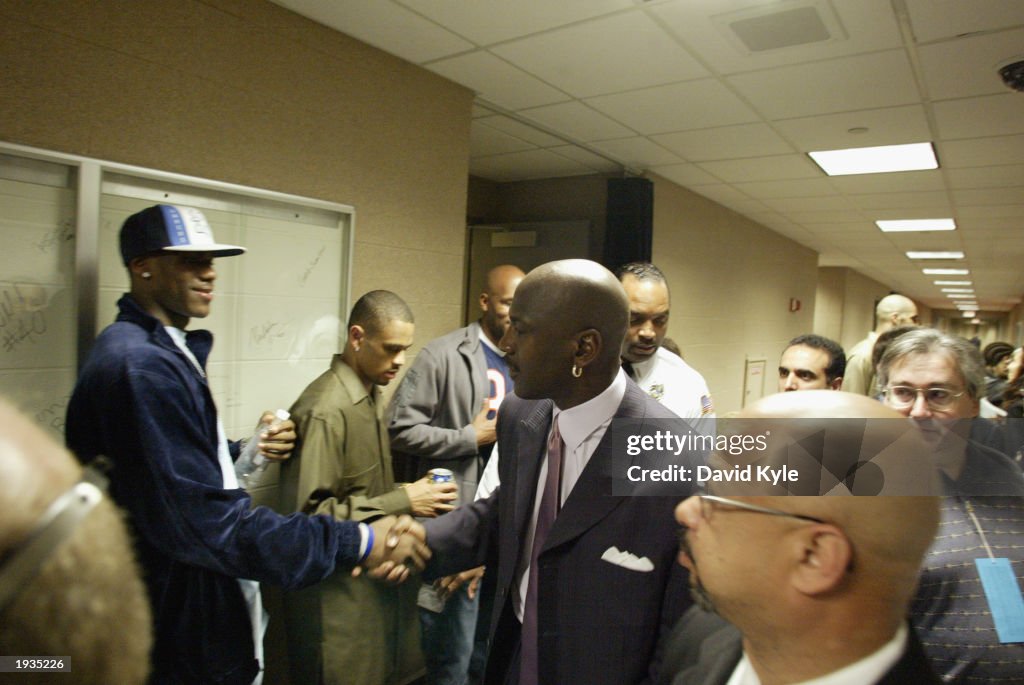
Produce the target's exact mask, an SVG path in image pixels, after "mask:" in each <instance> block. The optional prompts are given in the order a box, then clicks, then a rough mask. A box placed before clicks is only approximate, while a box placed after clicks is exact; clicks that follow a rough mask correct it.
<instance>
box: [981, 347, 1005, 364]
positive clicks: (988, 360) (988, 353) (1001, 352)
mask: <svg viewBox="0 0 1024 685" xmlns="http://www.w3.org/2000/svg"><path fill="white" fill-rule="evenodd" d="M1011 354H1013V345H1011V344H1010V343H1007V342H994V343H989V344H988V345H985V349H983V350H982V351H981V356H983V357H984V358H985V366H995V365H996V364H998V363H999V362H1001V361H1003V360H1004V359H1006V358H1007V357H1009V356H1010V355H1011Z"/></svg>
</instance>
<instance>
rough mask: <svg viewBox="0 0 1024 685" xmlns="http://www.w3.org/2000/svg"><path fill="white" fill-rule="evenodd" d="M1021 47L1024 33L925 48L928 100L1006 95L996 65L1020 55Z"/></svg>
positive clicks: (970, 38) (923, 63) (922, 53)
mask: <svg viewBox="0 0 1024 685" xmlns="http://www.w3.org/2000/svg"><path fill="white" fill-rule="evenodd" d="M1021 46H1024V29H1018V30H1016V31H1003V32H1001V33H997V34H985V35H983V36H966V37H964V38H960V39H958V40H950V41H944V42H942V43H936V44H934V45H922V46H921V47H920V48H919V49H918V53H919V54H920V56H921V68H922V69H923V70H924V78H925V83H926V84H927V85H928V96H929V97H930V98H931V99H932V100H949V99H952V98H963V97H970V96H974V95H989V94H992V93H1003V92H1005V91H1006V86H1004V85H1003V80H1002V79H1001V78H1000V77H999V73H998V71H997V70H996V65H997V64H999V63H1000V62H1002V61H1004V60H1006V59H1007V58H1010V57H1013V56H1014V55H1020V54H1021Z"/></svg>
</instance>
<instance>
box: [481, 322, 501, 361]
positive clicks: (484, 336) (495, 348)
mask: <svg viewBox="0 0 1024 685" xmlns="http://www.w3.org/2000/svg"><path fill="white" fill-rule="evenodd" d="M480 342H482V343H483V344H484V345H487V347H488V348H489V349H490V350H491V352H494V353H495V354H496V355H498V356H499V357H504V356H505V353H504V352H503V351H501V350H500V349H499V348H498V346H497V345H495V344H494V343H492V342H491V339H490V338H488V337H487V334H486V333H484V329H483V327H482V326H481V327H480Z"/></svg>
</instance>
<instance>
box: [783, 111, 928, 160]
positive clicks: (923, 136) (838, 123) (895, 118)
mask: <svg viewBox="0 0 1024 685" xmlns="http://www.w3.org/2000/svg"><path fill="white" fill-rule="evenodd" d="M772 126H773V127H774V128H775V130H776V131H778V132H779V133H780V134H782V135H783V136H784V137H785V138H786V139H787V140H790V141H792V142H793V143H794V144H795V145H796V146H797V149H799V150H802V151H803V152H811V151H812V150H845V149H847V148H851V147H871V146H875V145H897V144H900V143H918V142H923V141H926V140H931V137H932V134H931V131H930V130H929V128H928V119H927V118H926V116H925V111H924V107H922V106H921V105H906V106H903V107H886V108H884V109H869V110H859V111H856V112H840V113H838V114H824V115H821V116H816V117H799V118H796V119H784V120H780V121H775V122H773V123H772ZM851 129H854V130H855V131H856V130H857V129H867V130H866V131H863V132H853V133H851Z"/></svg>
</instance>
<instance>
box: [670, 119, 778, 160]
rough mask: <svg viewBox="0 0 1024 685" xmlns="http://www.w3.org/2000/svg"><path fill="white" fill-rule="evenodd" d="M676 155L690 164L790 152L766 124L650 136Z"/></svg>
mask: <svg viewBox="0 0 1024 685" xmlns="http://www.w3.org/2000/svg"><path fill="white" fill-rule="evenodd" d="M651 139H652V140H654V141H655V142H657V143H659V144H661V145H664V146H665V147H667V148H668V149H669V150H672V151H673V152H675V153H676V154H678V155H680V156H682V157H684V158H686V159H688V160H690V161H692V162H700V161H705V160H711V159H737V158H740V157H765V156H768V155H783V154H786V153H789V152H793V148H792V147H791V146H790V145H789V143H787V142H786V141H785V140H783V139H782V138H780V137H779V136H778V135H777V134H776V133H775V132H774V131H772V129H771V127H769V126H768V125H766V124H741V125H739V126H724V127H722V128H707V129H701V130H699V131H680V132H678V133H662V134H658V135H655V136H651Z"/></svg>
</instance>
